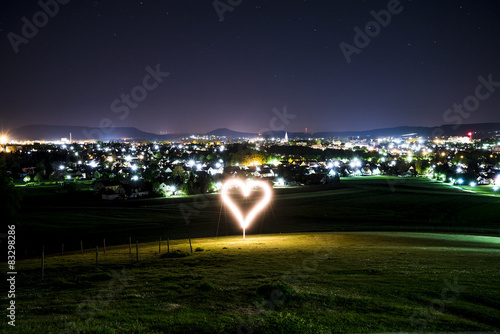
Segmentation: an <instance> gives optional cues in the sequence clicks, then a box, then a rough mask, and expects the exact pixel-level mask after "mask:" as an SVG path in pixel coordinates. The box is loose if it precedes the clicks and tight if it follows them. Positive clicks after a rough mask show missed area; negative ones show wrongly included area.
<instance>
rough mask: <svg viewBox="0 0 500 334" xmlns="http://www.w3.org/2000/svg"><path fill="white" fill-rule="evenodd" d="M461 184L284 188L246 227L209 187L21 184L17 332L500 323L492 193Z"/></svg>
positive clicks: (378, 328) (452, 328)
mask: <svg viewBox="0 0 500 334" xmlns="http://www.w3.org/2000/svg"><path fill="white" fill-rule="evenodd" d="M476 189H483V188H480V187H477V188H476ZM467 190H474V189H465V191H464V189H458V188H455V187H451V186H449V185H446V184H443V183H440V182H434V181H430V180H427V179H423V178H407V179H406V178H404V179H403V178H390V177H363V178H347V179H342V182H341V184H340V185H337V186H334V187H321V186H311V187H296V188H286V189H279V188H278V189H274V198H273V201H272V203H271V205H270V207H269V208H268V209H267V210H266V211H265V212H264V213H263V214H262V215H261V216H259V217H258V219H257V220H256V221H255V222H254V223H253V224H252V225H251V226H250V227H249V229H248V230H247V239H246V240H242V238H241V229H240V228H239V227H238V226H237V224H236V222H235V221H234V219H233V218H232V215H231V213H230V212H228V211H227V210H226V208H225V207H224V206H222V205H221V202H220V198H219V195H217V194H212V195H206V196H186V197H178V198H168V199H143V200H128V201H118V202H105V201H101V200H98V199H96V198H95V197H93V196H92V195H91V194H90V193H74V194H67V193H64V192H61V191H59V188H54V187H50V186H47V187H39V188H37V187H33V188H29V187H27V188H23V192H24V202H23V207H22V211H21V213H20V217H19V218H20V221H19V224H18V225H17V226H18V227H17V228H16V230H17V235H16V237H17V239H16V242H17V248H16V249H17V253H18V254H20V255H21V256H18V259H20V258H21V257H22V256H23V250H24V255H25V257H27V258H28V259H26V260H18V262H17V266H16V267H17V271H18V275H17V284H16V289H17V290H16V305H17V313H16V315H17V319H16V331H18V332H19V333H163V332H167V333H191V332H192V333H338V332H344V333H352V332H370V333H373V332H384V333H388V332H444V331H446V332H470V331H482V332H499V331H500V327H499V323H500V302H499V300H500V289H498V286H499V283H500V267H499V264H498V263H499V258H500V223H499V221H500V220H499V219H498V217H500V206H499V204H500V200H499V199H498V198H497V197H496V195H494V194H493V193H489V191H488V190H484V189H483V190H481V191H478V192H470V191H467ZM474 191H475V190H474ZM247 204H250V205H251V204H252V202H251V201H250V202H249V203H247ZM129 236H130V237H132V241H133V242H134V243H133V245H132V249H131V251H130V250H129V245H128V241H129ZM216 236H218V237H217V238H216ZM159 237H162V240H163V242H162V252H161V254H159V253H158V251H159V249H158V246H159V244H158V239H159ZM167 237H168V238H170V243H169V246H170V253H167V244H166V239H167ZM104 238H106V244H107V249H106V253H105V254H104V252H103V239H104ZM187 238H192V246H193V250H194V252H193V253H191V251H190V246H189V243H188V241H187ZM80 240H82V241H83V243H84V247H85V248H86V249H85V253H84V254H80V253H79V252H77V250H78V249H79V247H80ZM136 240H138V242H139V244H138V249H139V261H137V258H136V254H135V241H136ZM62 243H64V245H65V255H64V256H60V255H59V254H60V252H61V244H62ZM42 245H43V246H45V250H46V254H48V256H46V258H45V277H44V279H43V280H42V279H41V269H40V267H41V261H40V251H41V246H42ZM96 245H98V246H99V266H98V267H97V266H96V255H95V246H96ZM58 253H59V254H58ZM166 253H167V254H166ZM4 279H5V277H4ZM2 326H6V321H5V322H3V323H2ZM9 329H10V328H9Z"/></svg>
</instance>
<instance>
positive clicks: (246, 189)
mask: <svg viewBox="0 0 500 334" xmlns="http://www.w3.org/2000/svg"><path fill="white" fill-rule="evenodd" d="M231 188H239V189H240V191H241V192H242V193H243V195H244V196H245V197H248V195H250V191H251V189H252V188H260V189H262V190H263V191H264V196H263V197H262V199H261V200H260V201H258V202H257V204H256V205H255V206H254V207H253V208H252V209H251V210H250V212H248V214H247V215H246V217H244V216H243V213H242V212H241V210H240V208H239V207H238V206H237V205H236V203H235V202H234V201H233V200H232V199H231V197H229V195H228V190H229V189H231ZM271 196H272V191H271V187H269V185H268V183H267V182H265V181H257V180H250V181H249V182H248V184H247V183H245V182H243V181H242V180H240V179H231V180H229V181H226V182H225V183H224V185H223V186H222V200H223V201H224V204H225V205H227V206H228V207H229V209H230V210H231V212H232V213H233V215H234V216H235V218H236V220H237V221H238V222H239V223H240V226H241V227H242V228H243V239H245V229H246V228H247V227H248V226H249V225H250V223H251V222H252V221H253V220H254V218H255V217H256V216H257V214H258V213H259V212H260V211H262V210H263V209H264V208H265V207H266V205H267V204H269V202H270V201H271Z"/></svg>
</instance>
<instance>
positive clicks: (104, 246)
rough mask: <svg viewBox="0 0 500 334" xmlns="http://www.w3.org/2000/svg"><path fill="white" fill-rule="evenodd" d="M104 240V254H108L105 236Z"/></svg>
mask: <svg viewBox="0 0 500 334" xmlns="http://www.w3.org/2000/svg"><path fill="white" fill-rule="evenodd" d="M102 241H103V244H104V254H106V238H103V239H102Z"/></svg>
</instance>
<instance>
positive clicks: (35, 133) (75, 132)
mask: <svg viewBox="0 0 500 334" xmlns="http://www.w3.org/2000/svg"><path fill="white" fill-rule="evenodd" d="M454 127H456V125H450V124H447V125H442V126H440V127H424V126H399V127H393V128H383V129H374V130H368V131H335V132H315V133H304V132H288V138H290V139H304V138H342V137H359V138H379V137H400V136H403V135H406V134H415V135H416V136H421V137H436V136H438V137H439V136H466V135H467V133H468V132H469V131H470V132H473V133H474V137H475V138H486V137H495V136H499V137H500V123H477V124H462V125H460V126H458V127H457V128H456V129H454ZM70 133H71V137H72V138H73V139H74V140H85V139H96V140H103V141H109V140H121V139H125V138H126V139H133V140H144V141H155V140H157V141H173V140H177V139H181V138H186V137H189V136H190V135H207V136H218V137H226V138H228V139H238V138H252V137H256V136H258V134H256V133H249V132H238V131H233V130H230V129H227V128H220V129H216V130H213V131H210V132H207V133H205V134H195V133H192V134H188V133H179V134H155V133H150V132H144V131H141V130H139V129H137V128H134V127H115V128H111V129H109V128H108V129H101V128H96V127H87V126H65V125H26V126H22V127H19V128H17V129H14V130H12V131H11V132H10V133H9V137H10V138H13V139H16V140H60V139H61V138H68V139H69V136H70ZM261 136H262V137H264V138H272V137H276V138H284V137H285V131H275V132H266V133H262V134H261Z"/></svg>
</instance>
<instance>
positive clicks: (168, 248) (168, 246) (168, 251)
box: [167, 238, 170, 253]
mask: <svg viewBox="0 0 500 334" xmlns="http://www.w3.org/2000/svg"><path fill="white" fill-rule="evenodd" d="M167 253H170V238H167Z"/></svg>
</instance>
